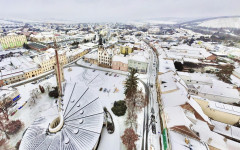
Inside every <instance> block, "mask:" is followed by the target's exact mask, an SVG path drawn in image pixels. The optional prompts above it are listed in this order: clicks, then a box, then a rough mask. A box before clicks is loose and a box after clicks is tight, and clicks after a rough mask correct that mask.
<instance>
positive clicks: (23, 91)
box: [8, 76, 57, 147]
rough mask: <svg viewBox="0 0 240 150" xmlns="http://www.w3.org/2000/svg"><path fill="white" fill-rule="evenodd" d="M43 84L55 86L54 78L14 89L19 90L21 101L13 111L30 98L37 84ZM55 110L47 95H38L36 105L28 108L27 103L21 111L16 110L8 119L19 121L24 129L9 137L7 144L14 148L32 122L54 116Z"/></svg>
mask: <svg viewBox="0 0 240 150" xmlns="http://www.w3.org/2000/svg"><path fill="white" fill-rule="evenodd" d="M45 82H51V83H52V85H53V86H56V81H55V77H54V76H53V77H51V78H49V79H48V80H44V81H42V82H40V83H37V84H31V83H28V84H25V85H22V86H19V87H16V88H17V89H18V90H19V93H20V96H21V99H20V100H19V101H18V102H17V105H16V106H15V107H14V108H13V109H18V108H19V107H20V106H22V105H23V104H24V103H25V102H26V101H28V100H29V98H30V91H31V90H32V89H34V88H38V86H39V84H40V85H43V84H44V83H45ZM56 114H57V109H56V105H55V103H54V99H53V98H50V97H49V96H48V94H47V93H44V94H40V95H39V98H38V99H36V103H35V104H34V105H32V106H30V102H28V103H27V104H26V105H25V106H23V107H22V109H20V110H19V109H18V111H17V112H16V114H15V115H13V116H11V117H10V119H13V120H16V119H20V120H21V121H22V122H23V123H24V127H23V128H22V129H21V130H20V132H18V133H17V134H15V135H13V136H11V138H10V140H9V141H8V144H9V145H10V147H14V146H15V145H16V143H17V142H18V141H19V140H20V139H21V138H22V134H23V132H24V131H25V130H26V129H27V127H28V126H29V125H31V124H32V123H33V121H34V120H35V119H37V118H39V117H40V116H49V115H56Z"/></svg>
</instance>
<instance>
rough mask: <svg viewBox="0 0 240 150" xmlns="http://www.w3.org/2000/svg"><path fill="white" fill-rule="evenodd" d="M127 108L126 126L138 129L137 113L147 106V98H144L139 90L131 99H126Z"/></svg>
mask: <svg viewBox="0 0 240 150" xmlns="http://www.w3.org/2000/svg"><path fill="white" fill-rule="evenodd" d="M125 101H126V106H127V112H128V113H127V120H126V124H128V125H130V127H135V128H137V123H136V121H137V111H139V110H141V109H142V108H143V107H144V106H146V104H147V100H146V98H145V97H144V96H143V93H142V91H141V90H137V92H136V93H134V94H132V95H131V97H128V98H126V99H125Z"/></svg>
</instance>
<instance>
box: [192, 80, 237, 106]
mask: <svg viewBox="0 0 240 150" xmlns="http://www.w3.org/2000/svg"><path fill="white" fill-rule="evenodd" d="M188 92H189V94H193V95H197V96H200V97H203V98H206V99H209V100H212V101H216V102H222V103H227V104H233V103H239V102H240V97H239V92H238V90H237V89H233V88H227V87H224V86H222V87H220V86H216V85H214V84H213V85H196V84H194V85H188Z"/></svg>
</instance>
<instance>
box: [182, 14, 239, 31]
mask: <svg viewBox="0 0 240 150" xmlns="http://www.w3.org/2000/svg"><path fill="white" fill-rule="evenodd" d="M178 25H183V26H186V25H187V26H189V25H190V26H192V25H194V26H199V27H207V28H236V29H240V16H223V17H213V18H202V19H197V20H192V21H187V22H182V23H180V24H178Z"/></svg>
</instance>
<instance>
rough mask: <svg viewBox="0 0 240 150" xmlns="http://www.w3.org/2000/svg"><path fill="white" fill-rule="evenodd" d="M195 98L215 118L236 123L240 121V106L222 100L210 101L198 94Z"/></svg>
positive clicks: (227, 122) (205, 111) (210, 116)
mask: <svg viewBox="0 0 240 150" xmlns="http://www.w3.org/2000/svg"><path fill="white" fill-rule="evenodd" d="M193 99H194V100H195V101H196V102H197V103H198V104H199V105H200V106H201V108H202V110H203V112H204V113H205V114H206V115H207V116H208V117H209V118H212V119H213V120H216V121H219V122H223V123H226V124H230V125H234V124H236V123H240V122H239V121H240V108H239V107H237V106H233V105H228V104H224V103H220V102H215V101H210V100H207V99H204V98H201V97H198V96H193Z"/></svg>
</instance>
